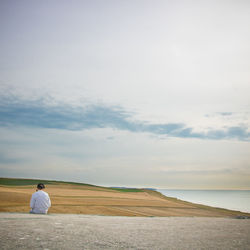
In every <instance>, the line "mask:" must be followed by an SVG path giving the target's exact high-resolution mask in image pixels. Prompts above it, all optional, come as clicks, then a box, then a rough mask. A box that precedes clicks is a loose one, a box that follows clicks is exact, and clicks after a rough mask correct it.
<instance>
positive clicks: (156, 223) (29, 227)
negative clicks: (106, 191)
mask: <svg viewBox="0 0 250 250" xmlns="http://www.w3.org/2000/svg"><path fill="white" fill-rule="evenodd" d="M0 249H72V250H75V249H189V250H190V249H250V220H249V219H229V218H197V217H184V218H183V217H164V218H162V217H152V218H142V217H115V216H114V217H112V216H91V215H66V214H50V215H34V214H22V213H0Z"/></svg>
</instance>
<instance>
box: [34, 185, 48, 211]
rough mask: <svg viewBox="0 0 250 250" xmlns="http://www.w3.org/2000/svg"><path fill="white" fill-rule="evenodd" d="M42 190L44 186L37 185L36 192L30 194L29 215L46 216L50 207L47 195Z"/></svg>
mask: <svg viewBox="0 0 250 250" xmlns="http://www.w3.org/2000/svg"><path fill="white" fill-rule="evenodd" d="M43 189H45V185H44V184H43V183H39V184H37V189H36V192H35V193H33V194H32V197H31V200H30V208H31V210H30V213H32V214H47V212H48V209H49V208H50V206H51V201H50V198H49V195H48V194H47V193H46V192H44V191H43Z"/></svg>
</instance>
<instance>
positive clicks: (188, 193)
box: [157, 189, 250, 213]
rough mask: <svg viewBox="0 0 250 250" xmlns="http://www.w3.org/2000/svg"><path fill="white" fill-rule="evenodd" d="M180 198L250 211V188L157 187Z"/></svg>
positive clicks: (169, 195) (164, 193) (165, 193)
mask: <svg viewBox="0 0 250 250" xmlns="http://www.w3.org/2000/svg"><path fill="white" fill-rule="evenodd" d="M157 191H158V192H161V193H162V194H163V195H165V196H168V197H175V198H177V199H180V200H184V201H189V202H193V203H198V204H203V205H208V206H212V207H220V208H227V209H231V210H236V211H241V212H249V213H250V190H173V189H157Z"/></svg>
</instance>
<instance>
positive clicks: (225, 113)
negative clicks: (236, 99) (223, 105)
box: [218, 112, 233, 116]
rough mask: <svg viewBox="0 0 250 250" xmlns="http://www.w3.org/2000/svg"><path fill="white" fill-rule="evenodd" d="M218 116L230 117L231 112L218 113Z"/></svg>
mask: <svg viewBox="0 0 250 250" xmlns="http://www.w3.org/2000/svg"><path fill="white" fill-rule="evenodd" d="M218 114H219V115H222V116H231V115H232V114H233V112H219V113H218Z"/></svg>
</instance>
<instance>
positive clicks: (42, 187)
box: [37, 183, 45, 190]
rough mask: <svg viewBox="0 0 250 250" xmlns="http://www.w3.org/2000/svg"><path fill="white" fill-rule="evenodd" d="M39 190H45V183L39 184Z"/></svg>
mask: <svg viewBox="0 0 250 250" xmlns="http://www.w3.org/2000/svg"><path fill="white" fill-rule="evenodd" d="M37 188H38V189H39V190H42V189H44V188H45V186H44V184H43V183H38V184H37Z"/></svg>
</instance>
